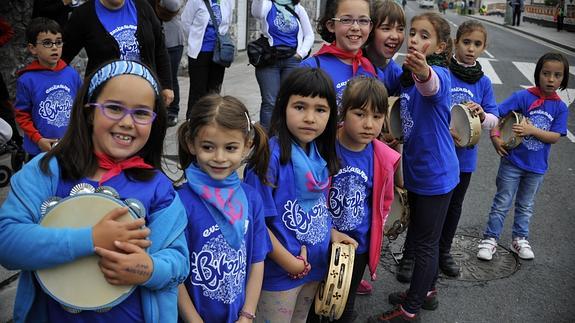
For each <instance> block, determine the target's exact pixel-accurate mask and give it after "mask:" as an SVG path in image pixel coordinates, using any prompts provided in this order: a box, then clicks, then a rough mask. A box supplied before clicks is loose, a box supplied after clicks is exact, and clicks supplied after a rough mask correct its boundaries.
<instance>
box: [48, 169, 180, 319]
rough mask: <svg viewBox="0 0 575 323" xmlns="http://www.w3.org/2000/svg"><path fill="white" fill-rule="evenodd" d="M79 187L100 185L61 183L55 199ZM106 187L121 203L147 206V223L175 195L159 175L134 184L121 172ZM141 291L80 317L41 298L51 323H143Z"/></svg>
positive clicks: (165, 179)
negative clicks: (131, 201) (77, 185)
mask: <svg viewBox="0 0 575 323" xmlns="http://www.w3.org/2000/svg"><path fill="white" fill-rule="evenodd" d="M78 183H87V184H90V185H92V186H93V187H98V182H96V181H93V180H90V179H87V178H83V179H82V180H80V181H64V180H62V181H60V183H59V185H58V188H57V190H56V196H58V197H62V198H64V197H68V196H69V195H70V190H71V189H72V187H74V186H75V185H76V184H78ZM103 185H104V186H109V187H112V188H114V189H115V190H116V191H117V192H118V194H119V196H120V197H119V199H120V200H125V199H128V198H131V199H136V200H138V201H140V202H141V203H142V204H143V206H144V210H145V215H146V223H148V221H149V215H150V214H152V213H154V212H156V211H157V210H161V209H163V208H165V207H168V206H169V205H170V204H171V203H172V201H173V200H174V197H175V195H176V193H175V191H174V189H173V186H172V182H171V181H170V180H169V179H168V178H167V177H166V176H165V175H164V174H162V173H160V172H157V173H156V175H155V176H154V177H153V178H152V179H151V180H150V181H146V182H140V181H134V180H133V179H130V178H128V176H126V174H125V173H124V172H122V173H120V174H119V175H118V176H115V177H113V178H111V179H109V180H107V181H106V182H104V183H103ZM118 206H120V205H118ZM79 215H81V214H79ZM141 288H143V287H136V288H135V289H134V291H133V292H132V293H131V294H130V295H129V296H128V297H127V298H126V299H124V300H123V301H122V302H120V303H119V304H117V305H116V306H114V307H112V308H110V309H109V310H107V311H102V312H97V311H82V312H80V313H70V312H68V311H66V310H65V309H64V308H63V307H62V306H61V305H60V303H58V302H57V301H56V300H54V299H53V298H51V297H49V296H48V295H46V294H45V293H44V292H43V291H42V292H41V293H42V295H41V297H45V299H46V300H47V305H48V306H47V310H48V322H59V323H76V322H94V323H132V322H133V323H136V322H143V321H144V312H143V307H142V298H141V291H140V289H141Z"/></svg>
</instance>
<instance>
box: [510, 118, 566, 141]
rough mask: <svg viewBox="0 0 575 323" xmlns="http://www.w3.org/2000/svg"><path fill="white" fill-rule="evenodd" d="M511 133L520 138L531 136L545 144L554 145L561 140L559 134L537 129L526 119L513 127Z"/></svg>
mask: <svg viewBox="0 0 575 323" xmlns="http://www.w3.org/2000/svg"><path fill="white" fill-rule="evenodd" d="M513 131H514V132H515V133H516V134H518V135H519V136H521V137H525V136H533V137H535V138H537V139H539V140H541V141H542V142H544V143H546V144H554V143H556V142H557V141H559V138H561V134H559V133H557V132H553V131H546V130H543V129H539V128H537V127H535V126H534V125H533V124H532V123H531V122H530V121H529V120H528V119H526V118H525V119H523V122H521V123H518V124H515V125H513Z"/></svg>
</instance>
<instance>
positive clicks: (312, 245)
mask: <svg viewBox="0 0 575 323" xmlns="http://www.w3.org/2000/svg"><path fill="white" fill-rule="evenodd" d="M270 152H271V156H270V164H269V168H268V178H269V181H270V182H271V183H272V184H274V185H275V186H276V187H275V188H274V187H271V186H267V185H263V184H262V183H261V182H260V181H259V179H258V177H257V175H256V174H255V173H253V171H252V170H247V172H246V175H245V177H244V181H245V182H246V183H248V184H250V185H252V186H253V187H255V188H256V190H258V191H259V192H260V194H261V196H262V199H263V201H264V214H265V216H266V224H267V226H268V228H269V229H270V230H271V231H272V232H273V233H274V235H275V236H276V238H277V239H278V240H279V242H280V243H281V244H282V245H283V246H284V247H285V248H286V249H287V250H288V251H289V252H290V253H291V254H292V255H294V256H297V255H299V254H300V252H301V246H302V245H305V246H306V248H307V260H308V261H309V263H310V264H311V268H312V269H311V271H310V273H309V274H308V275H307V276H305V277H304V278H302V279H291V278H289V277H288V275H287V272H286V271H285V270H284V269H283V268H281V267H280V266H279V265H278V264H277V263H275V262H274V261H273V260H271V259H269V258H268V259H266V261H265V269H264V282H263V286H262V289H263V290H267V291H284V290H289V289H292V288H295V287H298V286H300V285H303V284H305V283H307V282H311V281H321V280H323V279H324V277H325V274H326V272H327V268H328V259H329V254H328V253H329V246H330V238H331V234H330V233H331V219H330V216H329V212H328V209H327V200H326V198H325V196H322V198H320V199H319V200H318V201H317V203H316V204H315V205H314V206H313V207H312V208H311V209H310V210H309V212H307V213H306V212H304V211H303V210H302V208H301V207H300V205H299V204H298V201H297V198H296V190H295V179H294V170H293V164H292V163H291V161H289V162H288V163H287V164H286V165H281V164H280V147H279V144H278V140H277V138H275V137H273V138H271V139H270ZM327 193H328V192H327V189H326V192H325V195H327Z"/></svg>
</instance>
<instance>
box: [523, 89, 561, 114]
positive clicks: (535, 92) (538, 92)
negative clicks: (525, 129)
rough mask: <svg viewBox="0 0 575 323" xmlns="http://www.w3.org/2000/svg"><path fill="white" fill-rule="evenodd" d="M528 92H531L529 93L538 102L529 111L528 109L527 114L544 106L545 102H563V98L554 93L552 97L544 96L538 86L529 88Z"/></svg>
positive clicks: (532, 104)
mask: <svg viewBox="0 0 575 323" xmlns="http://www.w3.org/2000/svg"><path fill="white" fill-rule="evenodd" d="M527 91H529V93H531V94H533V95H535V96H536V97H537V100H535V101H533V103H531V105H530V106H529V109H527V112H529V111H531V110H533V109H535V108H538V107H540V106H542V105H543V103H544V102H545V100H552V101H558V100H561V98H560V97H559V95H557V93H553V94H551V95H550V96H544V95H543V93H541V90H540V89H539V88H538V87H536V86H534V87H530V88H528V89H527Z"/></svg>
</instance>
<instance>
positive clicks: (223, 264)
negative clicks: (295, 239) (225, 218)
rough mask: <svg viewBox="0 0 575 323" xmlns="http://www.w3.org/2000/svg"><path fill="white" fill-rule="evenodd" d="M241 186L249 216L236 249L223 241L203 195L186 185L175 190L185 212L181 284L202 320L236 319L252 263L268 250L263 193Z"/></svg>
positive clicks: (244, 294)
mask: <svg viewBox="0 0 575 323" xmlns="http://www.w3.org/2000/svg"><path fill="white" fill-rule="evenodd" d="M241 188H242V189H243V190H244V192H245V194H246V197H247V200H248V201H247V202H248V205H247V207H248V218H247V219H246V226H245V229H244V233H245V236H244V240H243V241H242V244H241V247H240V249H238V250H236V249H234V248H232V247H231V246H230V245H229V244H228V242H226V240H225V238H224V236H223V235H222V233H221V231H220V230H219V228H218V225H217V224H216V221H215V220H214V218H213V217H212V216H211V214H210V212H209V210H208V209H207V208H206V206H205V204H204V202H202V200H201V198H200V197H199V196H198V195H197V194H196V193H195V192H193V191H192V189H191V188H190V187H189V186H188V185H187V184H183V185H182V186H181V187H180V188H179V189H178V194H179V196H180V199H181V200H182V202H183V204H184V205H185V207H186V213H187V215H188V226H187V228H186V238H187V241H188V249H189V250H190V276H189V277H188V278H187V279H186V281H185V282H184V285H185V286H186V289H187V291H188V294H189V295H190V298H191V299H192V301H193V303H194V306H195V308H196V310H197V311H198V312H199V314H200V316H201V317H202V319H203V320H204V322H235V321H236V320H237V319H238V313H239V311H240V310H241V309H242V307H243V306H244V302H245V298H246V286H247V282H248V278H249V276H250V269H251V265H252V264H254V263H257V262H262V261H264V259H265V258H266V255H267V253H268V252H269V251H270V250H271V241H270V239H269V235H268V232H267V228H266V225H265V222H264V221H265V220H264V212H263V205H262V200H261V197H260V196H259V194H258V193H257V192H256V191H255V190H254V189H253V188H252V187H250V186H249V185H247V184H241Z"/></svg>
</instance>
